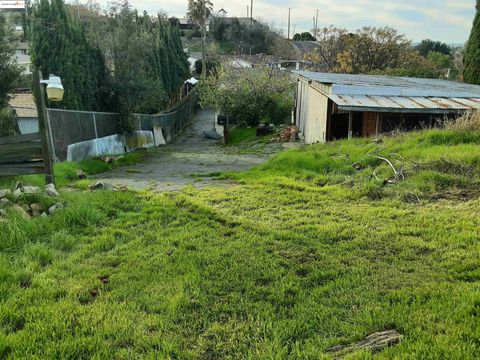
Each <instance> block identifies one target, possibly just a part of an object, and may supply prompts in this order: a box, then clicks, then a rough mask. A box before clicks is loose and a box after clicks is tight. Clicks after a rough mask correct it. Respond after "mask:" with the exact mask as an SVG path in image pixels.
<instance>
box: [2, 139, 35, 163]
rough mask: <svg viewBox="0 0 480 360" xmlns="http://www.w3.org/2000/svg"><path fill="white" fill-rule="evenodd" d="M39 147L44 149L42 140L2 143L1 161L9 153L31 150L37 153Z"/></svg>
mask: <svg viewBox="0 0 480 360" xmlns="http://www.w3.org/2000/svg"><path fill="white" fill-rule="evenodd" d="M38 149H40V150H41V149H42V143H41V142H40V141H35V142H28V143H21V144H7V145H0V161H2V160H1V159H2V158H3V157H4V156H7V155H8V154H17V153H22V154H23V153H28V152H29V151H30V152H32V153H34V154H36V153H38V151H37V150H38Z"/></svg>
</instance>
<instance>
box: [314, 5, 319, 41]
mask: <svg viewBox="0 0 480 360" xmlns="http://www.w3.org/2000/svg"><path fill="white" fill-rule="evenodd" d="M313 36H314V37H315V39H316V38H317V36H318V10H317V15H316V16H315V33H314V34H313Z"/></svg>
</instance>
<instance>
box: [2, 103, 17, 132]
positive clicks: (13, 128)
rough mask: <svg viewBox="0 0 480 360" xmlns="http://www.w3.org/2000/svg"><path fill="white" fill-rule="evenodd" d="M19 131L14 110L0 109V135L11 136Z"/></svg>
mask: <svg viewBox="0 0 480 360" xmlns="http://www.w3.org/2000/svg"><path fill="white" fill-rule="evenodd" d="M18 133H20V131H19V129H18V124H17V118H16V113H15V111H14V110H12V109H9V108H6V109H2V110H0V136H13V135H16V134H18Z"/></svg>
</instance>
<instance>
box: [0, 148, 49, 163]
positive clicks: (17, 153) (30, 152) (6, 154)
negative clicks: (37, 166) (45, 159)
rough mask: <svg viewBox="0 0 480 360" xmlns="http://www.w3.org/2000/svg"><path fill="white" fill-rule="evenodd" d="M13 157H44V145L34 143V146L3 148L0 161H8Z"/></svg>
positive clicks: (0, 152)
mask: <svg viewBox="0 0 480 360" xmlns="http://www.w3.org/2000/svg"><path fill="white" fill-rule="evenodd" d="M12 157H25V158H27V159H28V158H31V159H36V158H38V157H40V158H42V147H41V146H38V144H33V145H32V146H25V147H20V146H18V147H16V148H10V149H8V150H5V149H2V151H0V163H5V162H8V159H10V158H12Z"/></svg>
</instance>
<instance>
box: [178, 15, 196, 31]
mask: <svg viewBox="0 0 480 360" xmlns="http://www.w3.org/2000/svg"><path fill="white" fill-rule="evenodd" d="M178 27H179V29H180V30H196V29H198V25H197V24H195V23H194V22H193V21H192V20H190V19H188V18H183V19H178Z"/></svg>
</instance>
